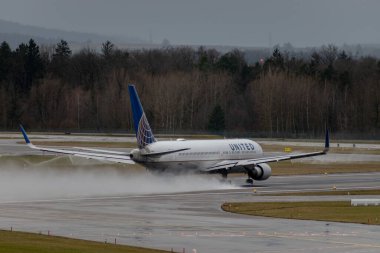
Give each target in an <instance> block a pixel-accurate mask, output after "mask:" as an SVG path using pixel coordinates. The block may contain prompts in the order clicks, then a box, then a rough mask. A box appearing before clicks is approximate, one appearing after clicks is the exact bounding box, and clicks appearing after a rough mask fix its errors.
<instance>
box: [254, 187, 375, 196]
mask: <svg viewBox="0 0 380 253" xmlns="http://www.w3.org/2000/svg"><path fill="white" fill-rule="evenodd" d="M261 195H266V196H341V195H353V196H355V195H356V196H357V195H379V196H380V189H366V190H330V191H314V192H284V193H276V194H272V193H269V194H265V193H263V194H261Z"/></svg>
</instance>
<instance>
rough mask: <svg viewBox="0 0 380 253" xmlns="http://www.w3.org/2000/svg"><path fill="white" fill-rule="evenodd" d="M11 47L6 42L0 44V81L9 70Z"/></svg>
mask: <svg viewBox="0 0 380 253" xmlns="http://www.w3.org/2000/svg"><path fill="white" fill-rule="evenodd" d="M11 54H12V51H11V48H10V47H9V44H8V43H7V42H5V41H4V42H3V43H1V45H0V82H1V81H3V80H6V79H7V77H8V74H9V71H10V59H11Z"/></svg>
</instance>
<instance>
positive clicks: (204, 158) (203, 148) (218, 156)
mask: <svg viewBox="0 0 380 253" xmlns="http://www.w3.org/2000/svg"><path fill="white" fill-rule="evenodd" d="M179 149H186V150H183V151H179V152H175V153H170V154H166V155H161V156H152V157H139V158H137V159H134V160H135V161H136V162H139V163H142V164H143V165H144V166H146V167H147V168H148V169H150V170H158V171H163V170H165V171H173V172H175V171H182V172H183V171H184V170H186V171H197V170H198V171H201V170H202V169H205V168H208V167H210V166H213V165H214V164H216V163H218V162H222V161H224V160H241V159H252V158H257V157H260V156H262V152H263V151H262V148H261V147H260V145H259V144H258V143H256V142H254V141H251V140H248V139H228V140H178V141H159V142H155V143H152V144H149V145H147V146H146V147H145V148H144V149H141V150H140V152H141V153H147V154H148V153H160V152H167V151H171V150H179Z"/></svg>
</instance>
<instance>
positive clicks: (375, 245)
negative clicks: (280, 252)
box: [258, 232, 380, 248]
mask: <svg viewBox="0 0 380 253" xmlns="http://www.w3.org/2000/svg"><path fill="white" fill-rule="evenodd" d="M258 235H259V236H263V237H275V238H286V239H293V240H304V241H313V242H322V243H335V244H341V245H346V246H351V247H352V246H353V247H366V248H380V244H369V243H354V242H342V241H336V240H328V241H326V240H321V239H318V238H306V237H294V236H293V235H286V234H277V233H274V234H267V233H262V232H261V233H258ZM330 236H331V235H330V233H326V235H325V237H326V238H329V237H330Z"/></svg>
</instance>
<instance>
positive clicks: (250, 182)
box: [245, 178, 253, 184]
mask: <svg viewBox="0 0 380 253" xmlns="http://www.w3.org/2000/svg"><path fill="white" fill-rule="evenodd" d="M245 182H246V183H247V184H253V179H252V178H247V180H246V181H245Z"/></svg>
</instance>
